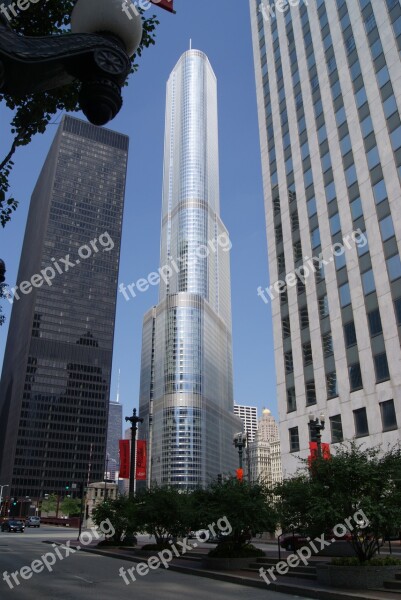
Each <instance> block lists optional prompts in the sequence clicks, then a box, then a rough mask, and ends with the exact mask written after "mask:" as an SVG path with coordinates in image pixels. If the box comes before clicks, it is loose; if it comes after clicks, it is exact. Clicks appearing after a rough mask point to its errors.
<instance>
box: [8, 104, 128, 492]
mask: <svg viewBox="0 0 401 600" xmlns="http://www.w3.org/2000/svg"><path fill="white" fill-rule="evenodd" d="M127 155H128V138H127V136H125V135H122V134H119V133H115V132H113V131H109V130H107V129H103V128H98V127H95V126H93V125H90V124H88V123H86V122H83V121H80V120H78V119H75V118H72V117H69V116H65V117H64V118H63V120H62V123H61V125H60V127H59V129H58V132H57V134H56V137H55V140H54V142H53V145H52V147H51V149H50V152H49V154H48V156H47V159H46V162H45V164H44V166H43V169H42V172H41V174H40V176H39V179H38V182H37V184H36V187H35V190H34V192H33V195H32V200H31V205H30V210H29V215H28V221H27V226H26V231H25V238H24V244H23V250H22V255H21V261H20V266H19V272H18V279H17V283H18V285H19V286H20V285H21V282H23V281H30V280H31V279H32V277H33V276H34V275H36V274H40V273H41V271H42V270H44V269H49V268H50V267H51V268H52V269H53V272H54V277H53V278H52V279H51V280H50V284H49V285H48V284H47V283H46V282H45V281H42V284H41V285H38V286H37V287H33V288H32V290H31V292H30V293H29V294H26V295H24V294H22V293H21V292H20V294H19V299H17V298H16V297H15V298H14V303H13V310H12V316H11V321H10V329H9V334H8V339H7V347H6V352H5V360H4V365H3V373H2V379H1V389H0V464H1V477H0V479H1V481H2V483H7V482H10V483H11V484H12V487H11V493H12V494H13V495H15V496H26V495H29V496H31V497H32V498H40V497H43V495H44V494H47V493H52V492H56V493H57V492H58V493H61V492H62V491H63V490H64V489H65V485H66V484H70V483H72V482H75V483H79V482H81V481H86V480H87V477H88V465H89V463H91V467H90V478H91V480H94V481H98V480H99V479H102V478H103V472H104V464H105V463H104V460H105V451H106V436H107V420H108V409H109V386H110V375H111V365H112V349H113V336H114V319H115V307H116V286H117V277H118V268H119V253H120V239H121V227H122V213H123V203H124V193H125V176H126V167H127ZM95 240H97V241H95ZM92 242H93V243H92ZM95 248H97V250H96V249H95ZM67 257H68V258H67ZM63 260H67V263H68V264H67V263H64V262H63ZM70 263H71V264H70ZM57 265H58V266H57ZM47 272H48V273H49V274H51V272H50V271H47Z"/></svg>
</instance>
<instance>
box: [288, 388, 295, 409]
mask: <svg viewBox="0 0 401 600" xmlns="http://www.w3.org/2000/svg"><path fill="white" fill-rule="evenodd" d="M294 410H297V401H296V397H295V388H294V387H291V388H288V390H287V412H294Z"/></svg>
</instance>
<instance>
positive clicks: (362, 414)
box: [353, 408, 369, 437]
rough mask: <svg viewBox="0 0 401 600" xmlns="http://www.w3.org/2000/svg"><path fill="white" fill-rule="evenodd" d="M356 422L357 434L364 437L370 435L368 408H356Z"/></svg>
mask: <svg viewBox="0 0 401 600" xmlns="http://www.w3.org/2000/svg"><path fill="white" fill-rule="evenodd" d="M353 412H354V424H355V436H356V437H364V436H365V435H369V427H368V417H367V415H366V408H358V410H354V411H353Z"/></svg>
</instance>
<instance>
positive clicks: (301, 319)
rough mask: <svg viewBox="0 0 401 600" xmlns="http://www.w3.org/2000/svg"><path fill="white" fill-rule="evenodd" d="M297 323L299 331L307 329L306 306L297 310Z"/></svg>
mask: <svg viewBox="0 0 401 600" xmlns="http://www.w3.org/2000/svg"><path fill="white" fill-rule="evenodd" d="M299 322H300V326H301V329H305V328H306V327H309V314H308V308H307V307H306V306H303V307H302V308H300V309H299Z"/></svg>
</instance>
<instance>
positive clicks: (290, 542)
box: [280, 531, 308, 552]
mask: <svg viewBox="0 0 401 600" xmlns="http://www.w3.org/2000/svg"><path fill="white" fill-rule="evenodd" d="M306 538H307V535H305V534H303V533H298V532H296V531H294V533H283V534H282V535H281V537H280V546H281V547H282V548H284V550H288V551H292V552H295V550H299V549H300V548H302V546H305V545H306V544H307V543H308V540H307V539H306Z"/></svg>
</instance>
